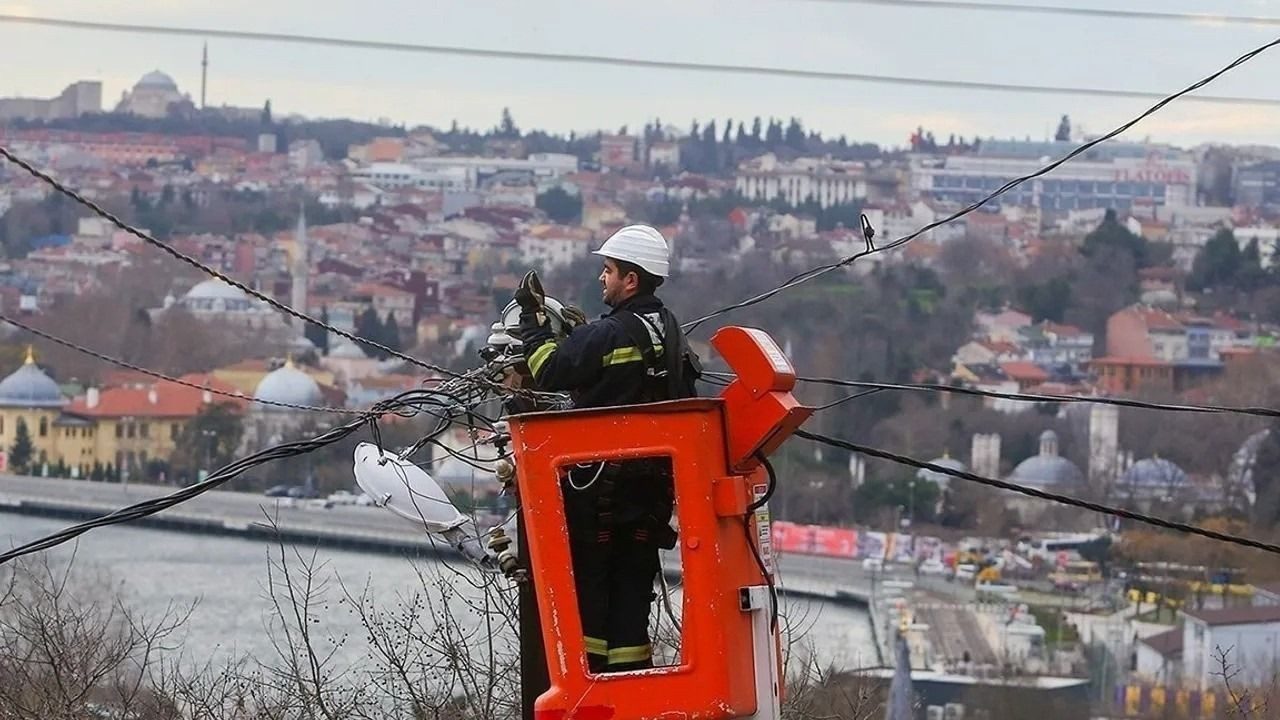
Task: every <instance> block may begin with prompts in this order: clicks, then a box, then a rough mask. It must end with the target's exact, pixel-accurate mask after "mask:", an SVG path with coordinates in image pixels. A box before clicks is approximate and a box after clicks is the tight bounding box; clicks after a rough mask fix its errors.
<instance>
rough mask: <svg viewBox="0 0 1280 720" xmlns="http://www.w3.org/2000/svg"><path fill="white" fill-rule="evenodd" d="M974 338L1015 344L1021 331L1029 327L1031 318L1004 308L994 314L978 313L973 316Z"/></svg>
mask: <svg viewBox="0 0 1280 720" xmlns="http://www.w3.org/2000/svg"><path fill="white" fill-rule="evenodd" d="M973 322H974V325H975V326H976V327H975V329H974V336H975V337H984V338H989V339H991V340H995V341H997V342H1010V343H1016V342H1018V341H1020V340H1021V339H1022V338H1021V331H1022V329H1023V328H1025V327H1029V326H1030V325H1031V316H1030V315H1028V314H1026V313H1024V312H1020V311H1018V310H1012V309H1009V308H1006V309H1004V310H1001V311H1000V312H996V313H988V312H979V313H976V314H975V315H974V316H973Z"/></svg>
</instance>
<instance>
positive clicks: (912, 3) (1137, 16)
mask: <svg viewBox="0 0 1280 720" xmlns="http://www.w3.org/2000/svg"><path fill="white" fill-rule="evenodd" d="M811 1H814V2H826V3H835V4H846V5H885V6H892V7H907V8H923V9H930V10H979V11H988V12H1010V13H1032V14H1037V15H1075V16H1078V17H1100V18H1107V19H1110V20H1178V21H1186V22H1196V23H1222V24H1231V25H1280V18H1277V17H1265V16H1261V15H1219V14H1217V13H1180V12H1167V11H1162V10H1128V9H1112V8H1082V7H1067V6H1065V5H1026V4H1022V3H982V2H963V1H962V0H811Z"/></svg>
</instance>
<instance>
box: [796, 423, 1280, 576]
mask: <svg viewBox="0 0 1280 720" xmlns="http://www.w3.org/2000/svg"><path fill="white" fill-rule="evenodd" d="M795 435H796V437H801V438H804V439H806V440H812V441H813V442H817V443H821V444H824V445H829V446H831V447H835V448H840V449H842V450H848V451H850V452H855V453H859V454H861V455H867V456H869V457H874V458H880V459H882V460H888V461H890V462H895V463H898V464H900V465H907V466H910V467H914V468H918V469H920V470H929V471H931V472H936V473H941V474H943V475H949V476H951V477H954V478H959V479H961V480H968V481H969V482H974V483H978V484H979V485H986V486H988V487H993V488H997V489H1000V490H1009V491H1011V492H1016V493H1019V494H1022V495H1027V496H1029V497H1034V498H1039V499H1041V500H1048V501H1050V502H1054V503H1058V504H1060V505H1069V506H1071V507H1078V508H1082V509H1085V510H1091V511H1093V512H1096V513H1102V514H1103V515H1111V516H1113V517H1118V518H1124V519H1126V520H1134V521H1137V522H1141V523H1145V524H1147V525H1154V526H1155V527H1160V528H1165V529H1166V530H1174V531H1176V532H1180V533H1184V534H1187V535H1198V536H1200V537H1205V538H1209V539H1210V540H1217V541H1219V542H1225V543H1230V544H1232V545H1240V546H1242V547H1247V548H1253V549H1255V550H1263V551H1265V552H1269V553H1274V554H1277V555H1280V545H1275V544H1273V543H1268V542H1263V541H1261V540H1255V539H1253V538H1250V537H1244V536H1242V535H1233V534H1230V533H1223V532H1218V531H1216V530H1208V529H1206V528H1202V527H1197V526H1195V525H1189V524H1187V523H1183V522H1178V521H1176V520H1168V519H1165V518H1161V517H1156V516H1154V515H1147V514H1145V513H1140V512H1136V511H1133V510H1125V509H1124V508H1118V507H1113V506H1110V505H1103V504H1102V503H1096V502H1092V501H1090V500H1083V499H1081V498H1077V497H1073V496H1071V495H1064V494H1061V493H1054V492H1048V491H1046V490H1040V489H1039V488H1034V487H1028V486H1025V485H1019V484H1017V483H1012V482H1008V481H1005V480H997V479H995V478H989V477H983V476H981V475H976V474H974V473H971V472H967V471H964V470H956V469H953V468H949V467H945V466H943V465H937V464H935V463H930V462H924V461H922V460H916V459H915V458H912V457H908V456H906V455H899V454H897V453H892V452H889V451H887V450H881V449H879V448H873V447H869V446H866V445H860V444H858V443H853V442H849V441H848V440H840V439H838V438H833V437H830V436H827V435H821V434H819V433H813V432H809V431H807V430H797V431H796V432H795Z"/></svg>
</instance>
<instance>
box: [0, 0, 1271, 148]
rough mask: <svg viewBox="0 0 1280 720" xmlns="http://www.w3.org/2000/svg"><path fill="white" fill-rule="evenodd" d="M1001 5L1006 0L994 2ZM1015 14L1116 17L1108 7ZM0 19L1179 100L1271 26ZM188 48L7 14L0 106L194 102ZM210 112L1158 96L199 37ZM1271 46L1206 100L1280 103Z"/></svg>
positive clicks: (1221, 119)
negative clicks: (1100, 11) (164, 88)
mask: <svg viewBox="0 0 1280 720" xmlns="http://www.w3.org/2000/svg"><path fill="white" fill-rule="evenodd" d="M1002 1H1003V0H1002ZM1026 2H1028V3H1029V4H1037V3H1038V4H1068V5H1073V6H1078V7H1109V6H1111V7H1114V6H1112V5H1111V4H1110V3H1109V2H1103V1H1102V0H1098V2H1096V3H1093V4H1090V3H1082V2H1079V1H1078V0H1051V1H1046V0H1026ZM1125 7H1129V8H1133V9H1143V10H1148V9H1149V10H1160V11H1171V12H1199V13H1221V14H1239V15H1262V16H1274V17H1280V0H1155V1H1152V2H1148V1H1146V0H1133V1H1132V2H1129V3H1126V4H1125ZM0 14H18V15H34V16H41V17H56V18H67V19H78V20H100V21H106V22H117V23H137V24H155V25H183V26H199V27H211V28H219V29H238V30H252V31H258V32H284V33H300V34H310V35H326V36H338V37H346V38H357V39H369V40H382V41H393V42H413V43H435V44H446V45H457V46H474V47H483V48H496V49H506V50H526V51H535V52H558V53H565V52H580V53H588V54H597V55H615V56H627V57H642V58H654V59H664V60H680V61H690V62H703V63H719V64H744V65H766V66H781V67H793V68H804V69H817V70H834V71H844V72H860V73H876V74H886V75H898V76H913V77H927V78H941V79H954V80H974V81H991V82H1009V83H1022V84H1039V85H1070V86H1086V87H1100V88H1117V89H1131V90H1145V91H1154V92H1162V93H1163V92H1172V91H1174V90H1177V89H1180V88H1182V87H1184V86H1185V85H1188V84H1190V83H1191V82H1193V81H1194V80H1197V79H1199V78H1201V77H1203V76H1205V75H1208V74H1210V73H1211V72H1213V71H1215V70H1217V69H1219V68H1220V67H1221V66H1223V65H1225V64H1227V63H1228V62H1230V61H1231V60H1233V59H1235V58H1236V57H1238V56H1239V55H1241V54H1243V53H1244V52H1246V51H1248V50H1250V49H1253V48H1254V47H1257V46H1259V45H1262V44H1264V43H1266V42H1268V41H1270V40H1272V39H1274V38H1275V37H1276V36H1277V35H1280V27H1278V26H1274V25H1273V26H1242V25H1225V24H1221V23H1214V22H1208V21H1196V22H1185V21H1183V22H1175V21H1157V20H1114V19H1104V18H1091V17H1074V16H1058V15H1040V14H1021V13H1009V12H989V11H960V10H939V9H928V10H926V9H918V8H903V7H882V6H873V5H860V4H850V3H841V2H821V1H815V0H732V1H730V0H706V1H690V0H644V2H620V1H615V0H605V1H603V2H581V1H579V2H570V1H569V0H524V1H523V2H497V1H494V0H466V1H465V2H463V1H462V0H453V1H448V2H446V1H441V0H363V1H362V2H359V3H351V2H343V3H337V2H331V1H330V0H306V1H303V0H255V1H252V2H251V1H250V0H182V1H181V2H173V0H129V1H122V0H0ZM201 43H202V41H201V40H200V39H198V38H192V37H176V38H171V37H158V36H152V35H132V34H120V33H111V32H103V31H90V30H78V29H63V28H46V27H37V26H30V25H22V24H14V23H8V22H2V21H0V66H2V67H4V68H5V70H4V72H3V73H0V96H26V97H50V96H54V95H56V94H57V93H59V92H60V91H61V90H62V88H64V87H65V86H66V85H68V84H70V83H72V82H74V81H76V80H81V79H92V80H100V81H101V82H102V83H103V100H104V105H107V106H109V107H110V106H114V104H115V102H116V101H118V99H119V97H120V93H121V92H122V91H123V90H126V89H128V88H129V87H131V86H132V85H133V84H134V83H135V82H136V81H137V79H138V78H140V77H141V76H142V75H143V74H145V73H147V72H149V71H151V70H156V69H158V70H161V71H163V72H165V73H167V74H169V75H171V76H172V77H173V78H174V79H175V80H176V81H177V83H178V85H179V87H180V88H181V89H182V90H183V91H184V92H189V93H190V94H191V95H192V96H193V97H194V98H196V99H197V100H198V98H199V94H200V52H201ZM209 57H210V70H209V85H208V102H209V104H210V105H220V104H228V105H235V106H247V107H261V106H262V104H263V102H264V101H265V100H267V99H270V100H271V103H272V108H273V110H274V112H275V114H276V115H277V116H281V115H288V114H292V113H298V114H302V115H305V116H308V117H349V118H353V119H359V120H367V121H380V120H386V121H390V122H393V123H397V124H399V123H405V124H407V125H410V126H413V125H417V124H428V125H434V126H439V127H447V126H448V125H449V124H450V123H451V122H452V121H453V120H455V119H456V120H457V121H458V122H459V124H461V125H464V126H470V127H480V128H488V127H491V126H493V125H495V124H496V123H497V122H498V118H499V116H500V114H501V112H502V109H503V108H504V107H509V108H510V109H511V112H512V114H513V116H514V118H515V120H516V123H517V124H518V125H519V126H520V127H521V128H522V129H531V128H542V129H548V130H552V131H558V132H565V131H568V130H576V131H579V132H583V131H589V130H596V129H604V130H609V131H613V130H617V129H618V128H620V127H621V126H624V125H626V126H629V127H630V128H632V129H635V128H638V127H640V126H641V125H643V124H644V123H646V122H651V121H653V120H654V119H661V120H662V121H663V122H664V123H666V124H672V125H676V126H678V127H680V128H688V127H689V124H690V122H691V121H692V120H694V119H698V120H699V121H701V122H703V123H705V122H706V121H707V120H709V119H713V118H714V119H715V120H717V124H718V125H719V126H720V127H721V128H723V124H724V122H725V121H726V120H729V119H732V120H734V121H738V120H746V121H748V126H749V125H750V122H749V121H750V120H751V119H752V118H753V117H756V116H760V117H763V118H766V119H767V118H769V117H770V116H774V117H779V118H789V117H792V116H795V117H798V118H800V119H801V120H802V121H803V122H804V124H805V126H806V127H809V128H812V129H817V130H821V131H822V132H823V133H824V134H827V135H831V136H837V135H841V134H843V135H846V136H847V137H848V138H849V139H850V140H851V141H867V142H876V143H880V144H882V145H888V146H895V145H902V144H904V143H905V142H906V141H907V138H908V136H909V135H910V133H911V131H912V129H914V128H915V127H916V126H918V125H922V126H924V127H925V128H927V129H930V130H932V131H934V133H935V134H936V135H937V136H938V137H939V138H940V139H942V138H946V137H947V136H949V135H950V134H951V133H956V134H958V135H961V136H965V137H972V136H975V135H980V136H982V137H1004V138H1007V137H1017V138H1023V137H1031V138H1033V139H1043V138H1044V137H1046V136H1048V135H1051V134H1052V133H1053V131H1054V129H1055V128H1056V126H1057V121H1058V118H1059V117H1060V116H1061V115H1063V114H1064V113H1065V114H1068V115H1070V116H1071V118H1072V120H1073V122H1074V124H1075V125H1076V127H1077V128H1078V129H1079V130H1082V131H1083V132H1084V133H1086V134H1087V133H1102V132H1105V131H1107V130H1109V129H1111V128H1112V127H1114V126H1116V125H1118V124H1120V123H1121V122H1123V121H1125V120H1127V119H1128V118H1129V117H1131V116H1133V115H1136V114H1137V113H1138V112H1140V111H1141V110H1142V109H1144V108H1145V107H1147V106H1148V105H1150V104H1151V101H1144V100H1138V99H1113V98H1094V97H1076V96H1060V95H1054V96H1046V95H1039V94H1030V93H1018V94H1010V93H999V92H993V91H975V90H954V89H936V88H921V87H904V86H898V85H883V84H868V83H860V82H852V81H827V80H795V79H782V78H773V77H759V76H752V77H747V76H741V75H723V74H713V73H701V72H689V71H679V72H676V71H669V70H657V69H630V68H616V67H608V66H584V65H576V64H575V65H566V64H558V63H551V62H535V61H514V60H500V59H475V58H462V57H444V56H440V55H429V54H417V53H406V52H390V51H380V50H363V49H336V48H332V47H314V46H303V45H295V44H283V43H270V42H261V41H249V40H226V39H215V40H212V41H210V42H209ZM1277 77H1280V48H1276V49H1274V50H1271V51H1270V53H1268V54H1264V55H1262V56H1261V57H1258V58H1256V59H1255V60H1254V61H1252V62H1251V63H1249V64H1247V65H1245V66H1243V67H1241V68H1239V69H1238V70H1236V71H1234V72H1233V73H1232V74H1230V75H1228V76H1226V77H1224V78H1222V79H1221V80H1219V81H1218V82H1215V83H1213V84H1212V85H1210V86H1209V87H1208V88H1206V90H1205V92H1206V93H1210V94H1216V95H1243V96H1257V97H1270V98H1280V88H1278V87H1277V83H1276V82H1275V79H1276V78H1277ZM1127 137H1129V138H1133V139H1139V140H1140V139H1145V138H1150V139H1151V140H1155V141H1160V142H1170V143H1174V144H1178V145H1182V146H1193V145H1196V144H1199V143H1202V142H1225V143H1232V144H1276V145H1280V107H1265V106H1257V107H1255V106H1240V105H1218V104H1207V103H1176V104H1175V105H1172V106H1170V107H1169V108H1167V109H1166V110H1164V111H1162V112H1161V113H1159V114H1157V115H1156V116H1154V117H1152V118H1151V119H1149V120H1148V121H1146V122H1144V123H1143V124H1141V125H1139V126H1138V127H1136V128H1134V130H1132V131H1131V132H1130V134H1129V135H1127Z"/></svg>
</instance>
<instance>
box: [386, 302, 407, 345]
mask: <svg viewBox="0 0 1280 720" xmlns="http://www.w3.org/2000/svg"><path fill="white" fill-rule="evenodd" d="M382 344H383V345H386V346H387V347H389V348H391V349H392V350H401V349H402V348H403V343H402V342H401V340H400V326H399V325H398V324H397V323H396V316H395V314H394V313H392V312H391V311H390V310H388V311H387V321H386V322H384V323H383V324H382Z"/></svg>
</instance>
